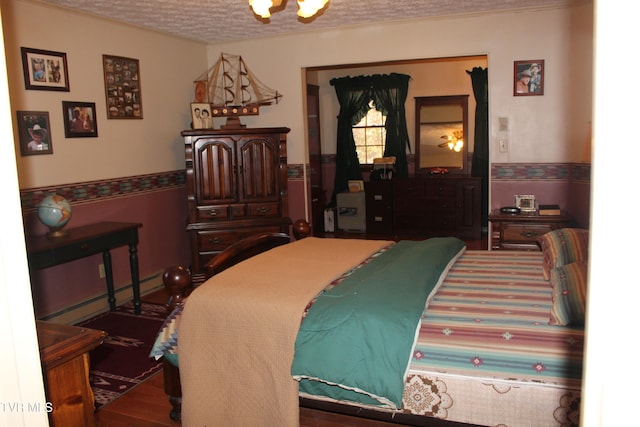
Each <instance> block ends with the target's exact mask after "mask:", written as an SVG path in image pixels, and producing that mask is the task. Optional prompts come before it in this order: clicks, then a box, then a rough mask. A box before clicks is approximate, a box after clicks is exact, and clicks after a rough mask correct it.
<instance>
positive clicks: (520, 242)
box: [489, 209, 573, 251]
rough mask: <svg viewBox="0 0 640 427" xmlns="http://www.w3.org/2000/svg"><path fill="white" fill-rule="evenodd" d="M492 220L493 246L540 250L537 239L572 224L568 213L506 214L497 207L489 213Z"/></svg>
mask: <svg viewBox="0 0 640 427" xmlns="http://www.w3.org/2000/svg"><path fill="white" fill-rule="evenodd" d="M489 221H490V222H491V248H492V249H515V250H532V251H539V250H540V247H539V246H538V242H537V239H538V237H540V236H542V235H543V234H545V233H548V232H549V231H551V230H555V229H558V228H564V227H570V226H572V223H573V220H572V218H571V217H570V216H569V215H567V214H566V213H564V212H563V213H562V214H561V215H538V214H537V213H536V212H532V213H527V212H521V213H519V214H506V213H502V212H500V209H496V210H494V211H493V212H491V215H489Z"/></svg>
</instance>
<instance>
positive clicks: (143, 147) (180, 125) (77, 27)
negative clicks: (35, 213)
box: [0, 0, 207, 188]
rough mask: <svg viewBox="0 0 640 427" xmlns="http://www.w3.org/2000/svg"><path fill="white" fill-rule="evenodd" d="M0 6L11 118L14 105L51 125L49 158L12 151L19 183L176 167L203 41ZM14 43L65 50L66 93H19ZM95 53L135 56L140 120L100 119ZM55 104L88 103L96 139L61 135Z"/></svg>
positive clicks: (32, 6) (56, 11)
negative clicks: (92, 106)
mask: <svg viewBox="0 0 640 427" xmlns="http://www.w3.org/2000/svg"><path fill="white" fill-rule="evenodd" d="M0 4H1V5H2V11H3V24H4V34H5V44H6V55H7V66H8V70H9V90H10V96H11V104H12V105H11V107H12V111H13V115H14V119H15V111H16V110H27V111H48V112H49V118H50V122H51V137H52V142H53V154H52V155H35V156H26V157H22V156H20V154H18V158H17V160H18V174H19V181H20V187H21V188H33V187H41V186H52V185H59V184H66V183H75V182H84V181H92V180H99V179H108V178H118V177H124V176H133V175H141V174H146V173H156V172H164V171H172V170H179V169H183V168H184V149H183V143H182V141H181V137H180V131H182V130H183V129H188V128H189V124H190V122H191V116H190V112H189V103H190V102H192V101H193V80H194V79H195V78H196V77H198V76H199V75H200V74H201V73H202V72H203V71H204V70H206V68H207V65H206V47H205V45H204V44H201V43H196V42H193V41H188V40H183V39H179V38H175V37H169V36H165V35H162V34H159V33H155V32H151V31H146V30H141V29H137V28H134V27H131V26H126V25H121V24H117V23H114V22H112V21H108V20H104V19H98V18H94V17H91V16H88V15H83V14H79V13H75V12H69V11H66V10H64V9H60V8H56V7H52V6H47V5H44V4H41V3H34V2H32V1H24V0H0ZM131 7H135V5H134V4H133V3H132V6H131ZM21 46H24V47H30V48H35V49H44V50H51V51H57V52H64V53H66V55H67V65H68V71H69V82H70V91H69V92H54V91H40V90H25V87H24V78H23V75H22V60H21V54H20V47H21ZM103 54H107V55H116V56H124V57H129V58H135V59H138V60H140V78H141V86H142V109H143V119H142V120H113V119H111V120H108V119H107V114H106V101H105V88H104V80H103V70H102V55H103ZM62 101H79V102H94V103H95V104H96V112H97V115H96V117H97V127H98V137H97V138H71V139H67V138H65V136H64V126H63V115H62ZM15 126H16V125H15V124H14V132H16V135H17V128H16V127H15ZM18 147H19V146H18V144H17V140H16V150H17V151H16V152H17V153H20V150H19V148H18Z"/></svg>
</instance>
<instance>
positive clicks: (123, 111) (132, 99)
mask: <svg viewBox="0 0 640 427" xmlns="http://www.w3.org/2000/svg"><path fill="white" fill-rule="evenodd" d="M102 66H103V70H104V90H105V96H106V99H107V118H108V119H142V84H141V81H140V61H139V60H137V59H133V58H125V57H122V56H114V55H102Z"/></svg>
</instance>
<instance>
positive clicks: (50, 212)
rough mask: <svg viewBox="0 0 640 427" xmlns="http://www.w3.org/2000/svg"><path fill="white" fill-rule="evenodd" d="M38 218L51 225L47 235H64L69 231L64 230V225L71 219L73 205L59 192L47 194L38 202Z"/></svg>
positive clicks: (48, 225)
mask: <svg viewBox="0 0 640 427" xmlns="http://www.w3.org/2000/svg"><path fill="white" fill-rule="evenodd" d="M38 218H39V219H40V222H42V223H43V224H44V225H46V226H47V227H49V232H48V233H47V236H49V237H60V236H64V235H66V234H67V233H66V232H65V231H63V230H62V227H64V226H65V225H66V224H67V223H68V222H69V220H70V219H71V205H70V204H69V202H68V201H67V199H65V198H64V197H62V196H60V195H59V194H53V195H50V196H46V197H45V198H44V199H42V201H41V202H40V203H38Z"/></svg>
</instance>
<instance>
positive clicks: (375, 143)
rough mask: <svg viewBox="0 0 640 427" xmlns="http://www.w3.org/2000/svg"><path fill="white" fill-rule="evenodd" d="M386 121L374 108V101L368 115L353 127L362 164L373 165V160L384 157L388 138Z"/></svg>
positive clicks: (370, 104)
mask: <svg viewBox="0 0 640 427" xmlns="http://www.w3.org/2000/svg"><path fill="white" fill-rule="evenodd" d="M386 119H387V117H386V116H383V115H382V113H381V112H380V111H378V110H376V109H375V108H374V106H373V101H371V103H369V112H367V115H366V116H364V117H363V119H362V120H360V122H358V123H357V124H355V125H353V126H352V131H353V139H354V140H355V142H356V153H357V154H358V160H359V161H360V164H371V163H373V159H375V158H378V157H383V155H384V141H385V140H386V137H387V131H386V129H385V127H384V124H385V121H386Z"/></svg>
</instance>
